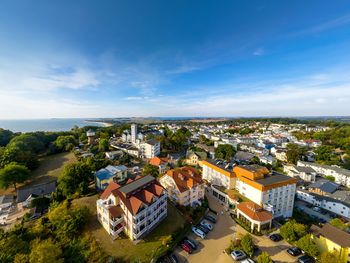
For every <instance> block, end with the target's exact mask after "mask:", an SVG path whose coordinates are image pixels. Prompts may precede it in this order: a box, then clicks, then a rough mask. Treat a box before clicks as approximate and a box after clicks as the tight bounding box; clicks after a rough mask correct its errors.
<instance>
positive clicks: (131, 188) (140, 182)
mask: <svg viewBox="0 0 350 263" xmlns="http://www.w3.org/2000/svg"><path fill="white" fill-rule="evenodd" d="M154 180H155V179H154V177H152V176H150V175H146V176H144V177H141V178H140V179H137V180H135V181H132V182H131V183H129V184H127V185H124V186H122V187H120V188H119V189H118V190H119V191H120V192H122V193H124V194H125V195H129V194H132V193H133V192H135V191H136V190H138V189H139V188H141V187H143V186H145V185H146V184H149V183H151V182H153V181H154Z"/></svg>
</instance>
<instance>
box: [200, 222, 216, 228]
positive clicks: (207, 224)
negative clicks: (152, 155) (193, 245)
mask: <svg viewBox="0 0 350 263" xmlns="http://www.w3.org/2000/svg"><path fill="white" fill-rule="evenodd" d="M200 225H201V226H204V227H206V228H208V229H209V230H213V225H211V224H209V223H207V222H205V221H204V220H203V221H201V222H200Z"/></svg>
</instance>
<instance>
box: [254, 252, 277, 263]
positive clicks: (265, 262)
mask: <svg viewBox="0 0 350 263" xmlns="http://www.w3.org/2000/svg"><path fill="white" fill-rule="evenodd" d="M257 262H258V263H272V262H273V261H272V259H271V257H270V255H269V254H268V253H267V252H265V251H264V252H262V253H261V254H260V255H259V256H258V258H257Z"/></svg>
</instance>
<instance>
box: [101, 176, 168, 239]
mask: <svg viewBox="0 0 350 263" xmlns="http://www.w3.org/2000/svg"><path fill="white" fill-rule="evenodd" d="M96 206H97V219H98V221H99V222H100V223H101V224H102V226H103V227H104V229H105V230H106V231H107V232H108V234H109V235H110V236H111V237H112V238H113V239H114V238H116V237H118V236H119V234H120V233H121V232H124V233H125V234H126V235H127V236H128V237H129V238H130V239H131V240H138V239H141V238H143V237H144V236H146V235H147V234H148V233H150V232H151V231H152V230H153V229H154V228H155V227H156V226H157V225H158V224H159V223H160V222H161V221H162V220H163V219H164V218H166V216H167V193H166V191H165V189H164V188H163V187H162V186H161V185H160V184H159V183H158V182H157V181H156V179H155V178H154V177H152V176H149V175H148V176H144V177H137V178H135V180H128V183H127V184H125V185H124V186H119V185H118V184H117V183H115V182H111V183H110V184H109V185H108V187H107V188H106V189H105V191H104V192H103V193H102V195H101V197H100V199H98V200H97V202H96Z"/></svg>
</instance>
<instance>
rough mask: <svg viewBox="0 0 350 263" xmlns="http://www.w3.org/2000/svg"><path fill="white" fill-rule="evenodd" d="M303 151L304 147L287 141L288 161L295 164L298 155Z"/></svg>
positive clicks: (298, 157)
mask: <svg viewBox="0 0 350 263" xmlns="http://www.w3.org/2000/svg"><path fill="white" fill-rule="evenodd" d="M304 153H305V148H303V147H300V146H298V145H297V144H294V143H289V144H288V145H287V152H286V155H287V161H288V162H289V163H293V164H297V162H298V161H299V160H300V157H301V156H302V155H303V154H304Z"/></svg>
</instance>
